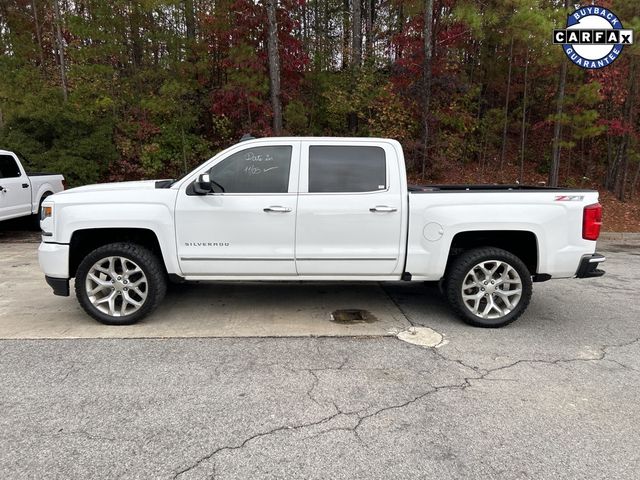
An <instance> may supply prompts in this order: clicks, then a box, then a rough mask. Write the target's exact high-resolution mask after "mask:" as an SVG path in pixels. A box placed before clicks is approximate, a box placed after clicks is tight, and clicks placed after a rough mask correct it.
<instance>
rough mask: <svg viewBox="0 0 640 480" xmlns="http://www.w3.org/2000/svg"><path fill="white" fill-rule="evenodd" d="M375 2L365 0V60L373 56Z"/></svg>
mask: <svg viewBox="0 0 640 480" xmlns="http://www.w3.org/2000/svg"><path fill="white" fill-rule="evenodd" d="M374 2H375V0H365V5H366V8H365V18H366V25H365V39H366V43H365V56H366V58H367V59H369V58H371V56H372V55H373V21H374V15H375V5H374Z"/></svg>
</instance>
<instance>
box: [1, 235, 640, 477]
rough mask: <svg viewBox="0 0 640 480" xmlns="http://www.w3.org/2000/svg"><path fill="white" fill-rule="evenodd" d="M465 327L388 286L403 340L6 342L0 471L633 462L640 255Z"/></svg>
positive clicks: (437, 471)
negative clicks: (421, 329) (410, 334)
mask: <svg viewBox="0 0 640 480" xmlns="http://www.w3.org/2000/svg"><path fill="white" fill-rule="evenodd" d="M600 250H602V251H603V252H604V253H605V254H606V255H607V257H608V261H607V263H606V267H605V269H606V270H607V275H606V276H605V277H602V278H600V279H593V280H559V281H553V282H547V283H542V284H536V285H535V289H534V290H535V291H534V298H533V300H532V303H531V305H530V307H529V310H528V311H527V313H526V314H525V315H524V316H523V317H522V318H521V319H519V320H518V321H516V322H515V323H514V324H512V325H510V326H508V327H506V328H503V329H499V330H483V329H477V328H472V327H469V326H467V325H465V324H463V323H462V322H460V321H458V320H457V319H456V318H455V317H453V316H452V315H451V313H450V312H449V310H448V309H447V307H446V305H445V303H444V301H443V300H442V298H441V297H440V296H439V294H438V292H437V289H436V288H434V287H432V286H428V285H422V284H415V285H414V284H401V283H397V284H396V283H393V284H387V285H384V289H385V290H386V292H387V293H388V294H389V295H390V296H391V298H392V299H393V300H394V302H395V303H396V304H397V305H398V307H399V308H400V309H401V311H402V312H403V313H404V315H405V316H406V317H407V318H408V320H409V321H410V322H411V323H412V324H413V325H415V326H426V327H430V328H432V329H433V330H435V331H436V332H438V333H439V334H441V335H442V337H443V341H442V342H441V343H440V346H439V347H438V348H425V347H420V346H417V345H412V344H409V343H406V342H403V341H400V340H399V339H397V338H394V337H358V338H350V337H346V338H345V337H342V338H314V337H312V338H226V339H223V338H184V339H104V340H99V339H77V340H4V341H0V385H1V388H0V476H1V477H2V478H8V479H14V478H61V479H62V478H64V479H69V478H74V479H75V478H79V479H80V478H82V479H84V478H92V479H94V478H98V479H99V478H167V479H173V478H177V479H184V480H186V479H200V478H218V479H223V478H224V479H232V478H233V479H248V478H251V479H253V478H265V479H266V478H268V479H280V478H286V479H291V478H294V479H297V478H300V479H302V478H304V479H341V478H344V479H354V478H363V479H365V478H366V479H372V478H373V479H378V478H380V479H388V478H407V479H414V478H483V479H485V478H500V479H524V478H535V479H545V478H549V479H551V478H553V479H557V478H571V479H578V478H589V479H592V478H607V479H618V478H620V479H622V478H624V479H627V478H629V479H634V478H638V472H639V471H640V430H639V428H638V426H639V425H640V400H639V399H640V322H639V319H640V301H639V300H638V293H639V286H640V248H638V247H637V246H635V247H634V246H629V245H616V244H611V243H610V244H605V245H603V246H602V247H601V248H600Z"/></svg>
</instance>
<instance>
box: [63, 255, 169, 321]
mask: <svg viewBox="0 0 640 480" xmlns="http://www.w3.org/2000/svg"><path fill="white" fill-rule="evenodd" d="M110 256H120V257H124V258H127V259H130V260H131V261H132V262H135V263H136V264H137V265H138V266H139V267H140V268H141V269H142V271H143V273H144V275H145V276H146V278H147V288H148V292H147V297H146V299H145V302H144V304H143V305H142V307H141V308H140V309H138V310H137V311H135V312H134V313H132V314H130V315H126V316H124V317H112V316H110V315H107V314H105V313H103V312H101V311H100V310H98V309H97V308H96V307H95V306H94V305H93V304H92V303H91V301H90V300H89V296H88V294H87V290H86V279H87V275H88V273H89V270H90V269H91V267H92V266H93V265H94V264H95V263H96V262H97V261H99V260H100V259H103V258H106V257H110ZM158 267H159V262H158V260H157V257H156V256H155V255H154V254H153V253H152V252H151V251H149V250H147V249H146V248H144V247H142V246H139V245H134V244H126V243H115V244H110V245H105V246H102V247H99V248H97V249H95V250H93V251H92V252H91V253H89V254H88V255H87V256H86V257H85V258H84V259H83V260H82V262H81V263H80V265H79V266H78V270H77V271H76V278H75V290H76V297H77V298H78V302H80V305H81V306H82V308H83V309H84V310H85V311H86V312H87V313H88V314H89V315H91V316H92V317H93V318H95V319H96V320H98V321H99V322H101V323H104V324H106V325H131V324H133V323H136V322H138V321H139V320H140V319H142V318H143V317H145V316H146V315H148V314H149V313H150V312H151V311H152V310H153V309H154V308H155V307H156V305H157V303H158V302H159V300H160V299H161V297H163V296H164V291H165V290H166V285H164V284H162V281H161V280H159V279H158V275H157V272H158ZM159 297H160V298H159Z"/></svg>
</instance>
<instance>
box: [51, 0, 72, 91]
mask: <svg viewBox="0 0 640 480" xmlns="http://www.w3.org/2000/svg"><path fill="white" fill-rule="evenodd" d="M54 7H55V17H56V41H57V43H58V55H59V57H60V80H61V83H62V96H63V97H64V101H65V102H66V101H67V98H68V97H69V91H68V90H67V66H66V62H65V60H64V44H63V43H62V28H61V27H60V23H61V22H62V20H61V16H60V2H59V0H54Z"/></svg>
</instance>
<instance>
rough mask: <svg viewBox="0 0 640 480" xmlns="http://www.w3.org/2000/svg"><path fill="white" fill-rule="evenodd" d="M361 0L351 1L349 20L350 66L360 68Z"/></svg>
mask: <svg viewBox="0 0 640 480" xmlns="http://www.w3.org/2000/svg"><path fill="white" fill-rule="evenodd" d="M360 1H361V0H351V3H352V7H353V8H352V20H351V51H352V52H353V58H352V61H351V66H352V67H354V68H360V66H361V65H362V8H361V4H360Z"/></svg>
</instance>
